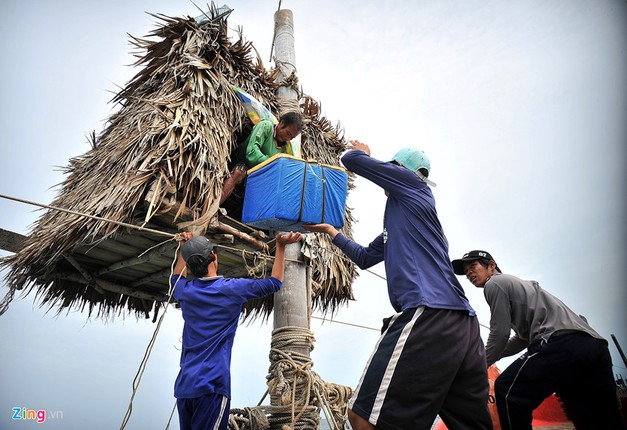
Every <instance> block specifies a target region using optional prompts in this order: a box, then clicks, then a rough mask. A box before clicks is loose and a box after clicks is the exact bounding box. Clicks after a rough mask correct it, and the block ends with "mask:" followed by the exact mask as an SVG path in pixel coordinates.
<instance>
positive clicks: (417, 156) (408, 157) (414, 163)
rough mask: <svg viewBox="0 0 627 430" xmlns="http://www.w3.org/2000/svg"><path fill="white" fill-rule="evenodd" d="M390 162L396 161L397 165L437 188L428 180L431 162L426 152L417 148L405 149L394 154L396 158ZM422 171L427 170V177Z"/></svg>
mask: <svg viewBox="0 0 627 430" xmlns="http://www.w3.org/2000/svg"><path fill="white" fill-rule="evenodd" d="M390 161H396V162H397V163H399V164H402V165H403V167H405V168H407V169H409V170H411V171H412V172H414V173H415V174H417V175H418V176H420V178H421V179H422V180H424V181H425V182H427V183H428V184H429V185H432V186H435V184H434V183H433V182H431V181H430V180H428V179H427V176H428V175H429V172H430V171H431V162H430V161H429V158H428V157H427V155H426V154H425V153H424V151H421V150H420V149H416V148H403V149H401V150H400V151H398V152H397V153H396V154H394V157H392V159H391V160H390ZM420 169H426V170H427V175H423V174H422V173H420Z"/></svg>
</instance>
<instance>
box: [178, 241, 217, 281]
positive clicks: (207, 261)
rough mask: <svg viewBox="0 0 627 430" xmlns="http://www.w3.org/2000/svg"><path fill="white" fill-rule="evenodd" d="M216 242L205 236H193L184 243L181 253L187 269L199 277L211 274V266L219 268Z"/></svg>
mask: <svg viewBox="0 0 627 430" xmlns="http://www.w3.org/2000/svg"><path fill="white" fill-rule="evenodd" d="M214 246H215V245H214V244H213V243H212V242H211V241H210V240H209V239H207V238H206V237H204V236H196V237H192V238H191V239H189V240H188V241H186V242H185V243H184V244H183V248H182V249H181V255H182V256H183V260H184V261H185V263H186V264H187V269H188V270H189V271H190V272H191V273H192V275H194V276H195V277H197V278H202V277H204V276H207V275H208V274H209V270H210V269H209V266H210V265H211V264H213V265H215V267H214V269H215V270H217V268H218V267H217V266H218V259H217V256H216V253H215V252H214V250H213V248H214Z"/></svg>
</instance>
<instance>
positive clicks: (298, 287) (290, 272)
mask: <svg viewBox="0 0 627 430" xmlns="http://www.w3.org/2000/svg"><path fill="white" fill-rule="evenodd" d="M274 28H275V40H274V46H275V52H276V55H275V58H276V63H277V65H278V67H279V70H280V73H279V76H278V78H277V79H278V81H279V82H280V81H281V80H283V79H284V78H285V77H286V76H288V75H291V74H292V72H294V71H295V69H296V67H295V55H294V18H293V15H292V11H291V10H286V9H280V10H278V11H277V12H276V13H275V14H274ZM286 74H287V75H286ZM277 93H278V96H279V98H281V97H282V98H288V99H291V100H294V101H297V97H298V94H297V92H296V91H294V90H293V89H292V88H289V87H284V86H282V87H279V89H278V90H277ZM285 257H286V258H287V259H289V260H298V261H301V262H302V261H303V255H302V253H301V252H300V244H298V243H295V244H291V245H288V246H287V247H286V249H285ZM289 260H288V261H286V263H285V275H284V281H283V288H282V289H281V291H279V292H278V293H277V294H275V296H274V328H275V329H277V328H282V327H286V326H295V327H304V328H307V329H309V321H308V317H307V316H308V314H309V310H308V308H307V304H308V302H309V300H308V299H307V288H306V285H307V282H306V270H305V264H304V263H295V262H292V261H289ZM297 352H299V353H301V354H306V355H309V353H310V351H309V350H307V351H302V350H301V351H297Z"/></svg>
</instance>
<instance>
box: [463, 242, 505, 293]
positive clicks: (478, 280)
mask: <svg viewBox="0 0 627 430" xmlns="http://www.w3.org/2000/svg"><path fill="white" fill-rule="evenodd" d="M451 263H452V264H453V271H454V272H455V274H456V275H466V278H468V280H469V281H470V283H472V284H473V285H474V286H475V287H479V288H483V287H484V286H485V284H486V282H488V279H490V278H491V277H492V275H494V273H495V272H496V273H501V269H500V268H499V266H498V265H497V264H496V261H494V258H492V256H491V255H490V253H489V252H486V251H481V250H474V251H470V252H467V253H466V254H464V256H463V257H462V258H459V259H457V260H453V261H452V262H451Z"/></svg>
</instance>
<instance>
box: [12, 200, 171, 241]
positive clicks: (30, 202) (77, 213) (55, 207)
mask: <svg viewBox="0 0 627 430" xmlns="http://www.w3.org/2000/svg"><path fill="white" fill-rule="evenodd" d="M0 197H2V198H3V199H7V200H13V201H16V202H20V203H26V204H29V205H33V206H39V207H41V208H46V209H54V210H56V211H60V212H65V213H69V214H72V215H77V216H82V217H86V218H91V219H95V220H97V221H103V222H109V223H112V224H117V225H120V226H122V227H128V228H134V229H135V230H141V231H147V232H150V233H154V234H158V235H161V236H167V237H169V238H174V237H175V236H176V235H175V234H173V233H166V232H164V231H159V230H153V229H151V228H147V227H142V226H139V225H134V224H128V223H125V222H121V221H113V220H110V219H106V218H102V217H99V216H95V215H89V214H85V213H81V212H76V211H72V210H69V209H63V208H60V207H57V206H51V205H44V204H42V203H37V202H32V201H29V200H24V199H19V198H17V197H11V196H7V195H4V194H0Z"/></svg>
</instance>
